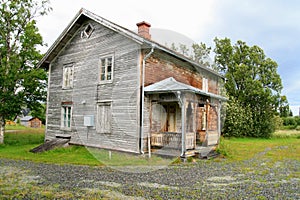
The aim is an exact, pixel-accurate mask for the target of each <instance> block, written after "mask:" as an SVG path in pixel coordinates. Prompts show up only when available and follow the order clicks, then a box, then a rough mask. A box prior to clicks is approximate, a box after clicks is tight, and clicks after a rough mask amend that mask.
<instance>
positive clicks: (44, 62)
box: [37, 8, 223, 78]
mask: <svg viewBox="0 0 300 200" xmlns="http://www.w3.org/2000/svg"><path fill="white" fill-rule="evenodd" d="M86 19H92V20H94V21H96V22H97V23H99V24H101V25H103V26H105V27H107V28H109V29H111V30H114V31H116V32H118V33H120V34H122V35H124V36H125V37H128V38H130V39H132V40H133V41H135V42H137V43H139V44H141V45H147V46H149V47H153V46H154V47H155V48H158V49H160V50H161V51H163V52H166V53H168V54H170V55H172V56H175V57H176V58H178V59H181V60H183V61H186V62H188V63H190V64H191V65H192V66H193V67H194V68H195V69H196V70H197V69H198V68H200V69H204V70H205V71H208V72H210V73H212V74H214V75H216V76H219V77H221V78H223V76H222V75H220V74H219V73H217V72H215V71H213V70H211V69H209V68H207V67H205V66H202V65H201V64H199V63H196V62H195V61H193V60H191V59H189V58H187V57H186V56H184V55H182V54H179V53H177V52H175V51H173V50H171V49H169V48H167V47H165V46H163V45H161V44H159V43H157V42H154V41H152V40H148V39H145V38H143V37H142V36H140V35H138V34H137V33H135V32H133V31H131V30H129V29H127V28H124V27H122V26H119V25H117V24H115V23H113V22H111V21H109V20H107V19H105V18H103V17H100V16H98V15H96V14H94V13H92V12H90V11H88V10H86V9H84V8H81V9H80V11H79V12H78V13H77V14H76V16H75V17H74V19H73V20H72V21H71V22H70V23H69V25H68V26H67V27H66V28H65V29H64V31H63V32H62V33H61V34H60V36H59V37H58V38H57V40H56V41H55V42H54V43H53V44H52V46H51V47H50V48H49V49H48V51H47V52H46V53H45V55H44V57H43V58H42V59H41V60H40V62H39V63H38V64H37V67H45V68H47V67H48V65H49V64H50V62H51V61H52V60H53V59H54V58H55V57H56V56H57V55H58V54H59V52H60V51H61V50H62V49H63V48H64V47H65V45H66V44H67V43H68V41H69V40H71V39H72V37H73V36H74V34H75V33H76V32H77V31H78V28H79V27H80V26H81V25H82V23H83V22H84V21H85V20H86Z"/></svg>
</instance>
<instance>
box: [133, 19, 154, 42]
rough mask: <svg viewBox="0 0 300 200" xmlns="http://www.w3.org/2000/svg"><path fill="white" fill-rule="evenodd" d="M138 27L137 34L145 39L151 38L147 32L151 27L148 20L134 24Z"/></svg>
mask: <svg viewBox="0 0 300 200" xmlns="http://www.w3.org/2000/svg"><path fill="white" fill-rule="evenodd" d="M136 25H137V27H138V34H139V35H140V36H142V37H144V38H146V39H151V35H150V32H149V29H150V27H151V24H149V23H148V22H145V21H142V22H139V23H137V24H136Z"/></svg>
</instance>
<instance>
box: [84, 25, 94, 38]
mask: <svg viewBox="0 0 300 200" xmlns="http://www.w3.org/2000/svg"><path fill="white" fill-rule="evenodd" d="M93 31H94V28H93V26H92V25H91V24H88V25H86V27H85V28H84V30H83V32H81V37H82V38H84V37H86V38H89V37H90V36H91V35H92V33H93Z"/></svg>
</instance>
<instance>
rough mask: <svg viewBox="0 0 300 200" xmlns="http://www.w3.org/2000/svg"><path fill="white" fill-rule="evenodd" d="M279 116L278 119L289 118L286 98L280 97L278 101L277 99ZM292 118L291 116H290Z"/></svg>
mask: <svg viewBox="0 0 300 200" xmlns="http://www.w3.org/2000/svg"><path fill="white" fill-rule="evenodd" d="M278 109H279V116H280V117H288V116H290V112H291V110H290V106H289V103H288V100H287V98H286V96H285V95H284V96H280V99H279V108H278ZM292 116H293V115H292Z"/></svg>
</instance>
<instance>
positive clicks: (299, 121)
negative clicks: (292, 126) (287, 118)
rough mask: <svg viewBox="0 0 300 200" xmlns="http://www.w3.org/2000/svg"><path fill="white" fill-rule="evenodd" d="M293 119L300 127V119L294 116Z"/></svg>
mask: <svg viewBox="0 0 300 200" xmlns="http://www.w3.org/2000/svg"><path fill="white" fill-rule="evenodd" d="M294 119H295V121H296V123H297V125H298V126H300V117H299V116H295V117H294Z"/></svg>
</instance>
